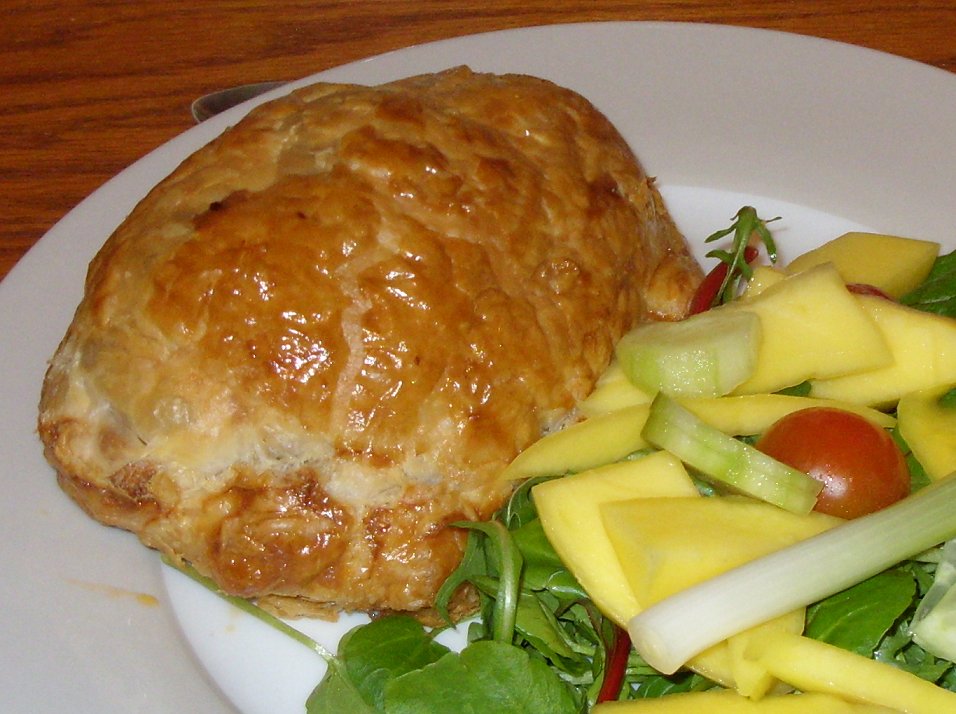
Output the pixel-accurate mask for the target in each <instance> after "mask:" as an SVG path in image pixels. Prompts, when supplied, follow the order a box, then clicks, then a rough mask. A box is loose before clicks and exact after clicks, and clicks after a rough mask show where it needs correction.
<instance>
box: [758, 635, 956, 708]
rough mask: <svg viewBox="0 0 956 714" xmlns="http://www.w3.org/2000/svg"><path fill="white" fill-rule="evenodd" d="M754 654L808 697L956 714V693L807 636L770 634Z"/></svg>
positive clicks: (768, 667)
mask: <svg viewBox="0 0 956 714" xmlns="http://www.w3.org/2000/svg"><path fill="white" fill-rule="evenodd" d="M751 655H752V656H753V657H754V658H755V659H757V660H758V661H759V662H761V663H762V664H763V665H764V666H766V667H767V669H768V670H769V671H770V672H772V673H773V674H774V675H776V676H777V677H778V678H779V679H780V680H782V681H784V682H787V683H788V684H791V685H793V686H794V687H796V688H797V689H799V690H801V691H804V692H822V693H826V694H834V695H837V696H840V697H843V698H844V699H847V700H850V701H858V702H864V703H869V704H875V705H879V706H884V707H888V708H890V709H894V710H898V711H901V712H907V713H908V714H941V713H942V712H956V693H953V692H950V691H948V690H946V689H943V688H942V687H937V686H936V685H935V684H933V683H931V682H927V681H926V680H924V679H920V678H919V677H917V676H916V675H915V674H910V673H909V672H906V671H904V670H902V669H899V668H897V667H894V666H893V665H890V664H886V663H883V662H877V661H875V660H872V659H869V658H867V657H863V656H861V655H858V654H856V653H854V652H849V651H847V650H844V649H841V648H839V647H835V646H834V645H830V644H826V643H824V642H819V641H818V640H812V639H810V638H808V637H803V636H802V635H794V634H790V633H785V632H774V633H771V634H769V635H767V636H766V637H764V638H761V639H759V640H755V641H754V644H753V646H752V648H751Z"/></svg>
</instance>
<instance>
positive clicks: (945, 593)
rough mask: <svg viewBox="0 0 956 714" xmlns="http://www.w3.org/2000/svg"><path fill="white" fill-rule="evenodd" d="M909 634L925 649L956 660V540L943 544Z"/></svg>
mask: <svg viewBox="0 0 956 714" xmlns="http://www.w3.org/2000/svg"><path fill="white" fill-rule="evenodd" d="M910 634H911V635H912V637H913V640H914V641H915V642H916V644H918V645H919V646H920V647H922V648H923V649H924V650H927V651H928V652H932V653H933V654H934V655H936V656H937V657H942V658H944V659H948V660H950V661H956V660H954V658H956V540H951V541H949V542H947V543H946V545H945V546H944V547H943V556H942V560H941V561H940V563H939V565H938V566H937V567H936V575H935V577H934V580H933V584H932V586H931V587H930V589H929V590H928V591H927V592H926V595H924V596H923V599H922V601H920V604H919V606H918V607H917V608H916V614H915V615H914V616H913V622H912V624H911V625H910Z"/></svg>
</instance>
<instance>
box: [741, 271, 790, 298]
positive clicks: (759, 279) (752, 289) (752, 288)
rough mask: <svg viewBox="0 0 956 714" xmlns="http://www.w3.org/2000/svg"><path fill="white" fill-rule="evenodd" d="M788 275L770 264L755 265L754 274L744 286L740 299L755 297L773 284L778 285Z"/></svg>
mask: <svg viewBox="0 0 956 714" xmlns="http://www.w3.org/2000/svg"><path fill="white" fill-rule="evenodd" d="M786 277H787V274H786V273H785V272H783V271H782V270H780V269H778V268H772V267H770V266H769V265H755V266H754V268H753V275H751V276H750V280H748V281H747V286H746V288H744V291H743V293H742V294H741V296H740V299H741V300H750V299H752V298H755V297H757V296H758V295H759V294H760V293H762V292H763V291H764V290H766V289H767V288H769V287H770V286H771V285H776V284H777V283H779V282H780V281H781V280H784V279H785V278H786Z"/></svg>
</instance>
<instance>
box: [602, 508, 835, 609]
mask: <svg viewBox="0 0 956 714" xmlns="http://www.w3.org/2000/svg"><path fill="white" fill-rule="evenodd" d="M600 511H601V516H602V519H603V522H604V527H605V530H606V531H607V535H608V538H609V539H610V541H611V544H612V545H613V547H614V550H615V552H616V553H617V556H618V558H619V560H620V561H621V564H622V567H623V568H624V573H625V575H626V576H627V579H628V582H629V583H630V585H631V589H632V590H633V591H634V594H635V596H636V597H637V599H638V601H639V602H640V603H641V604H643V605H644V606H645V607H647V606H648V605H651V604H653V603H656V602H658V601H659V600H662V599H663V598H665V597H667V596H668V595H672V594H674V593H676V592H678V591H679V590H683V589H685V588H687V587H690V586H691V585H696V584H697V583H699V582H701V581H703V580H706V579H708V578H711V577H713V576H715V575H718V574H720V573H723V572H724V571H727V570H730V569H731V568H734V567H736V566H738V565H742V564H743V563H746V562H749V561H751V560H754V559H755V558H759V557H760V556H763V555H766V554H768V553H772V552H774V551H777V550H780V549H781V548H784V547H786V546H788V545H792V544H793V543H797V542H799V541H801V540H805V539H806V538H809V537H810V536H813V535H816V534H818V533H822V532H823V531H825V530H827V529H829V528H832V527H833V526H834V525H836V524H838V523H840V522H841V520H840V519H839V518H834V517H831V516H826V515H823V514H820V513H816V512H812V513H810V514H807V515H805V516H801V515H797V514H794V513H790V512H788V511H784V510H783V509H782V508H777V507H775V506H771V505H770V504H767V503H763V502H761V501H756V500H754V499H749V498H744V497H719V498H655V499H633V500H630V501H623V500H618V501H614V502H610V503H605V504H603V505H602V506H601V507H600Z"/></svg>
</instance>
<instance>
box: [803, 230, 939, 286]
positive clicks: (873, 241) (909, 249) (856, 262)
mask: <svg viewBox="0 0 956 714" xmlns="http://www.w3.org/2000/svg"><path fill="white" fill-rule="evenodd" d="M937 255H939V243H933V242H930V241H925V240H915V239H913V238H903V237H901V236H892V235H884V234H880V233H860V232H852V233H845V234H843V235H842V236H840V237H838V238H835V239H833V240H832V241H830V242H829V243H824V244H823V245H822V246H820V247H819V248H816V249H814V250H811V251H808V252H806V253H804V254H803V255H801V256H800V257H798V258H796V259H795V260H793V261H792V262H791V263H790V265H788V266H787V272H789V273H791V274H792V273H798V272H800V271H802V270H807V269H808V268H812V267H813V266H816V265H821V264H823V263H832V264H833V265H834V266H835V267H836V269H837V272H839V273H840V276H841V277H842V278H843V280H844V281H845V282H847V283H865V284H867V285H873V286H875V287H877V288H879V289H880V290H882V291H883V292H885V293H886V294H887V295H889V296H890V297H894V298H898V297H900V296H901V295H904V294H906V293H908V292H909V291H910V290H912V289H913V288H915V287H916V286H918V285H919V284H920V283H922V282H923V280H925V279H926V276H927V275H929V271H930V268H932V267H933V262H934V261H935V260H936V256H937Z"/></svg>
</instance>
